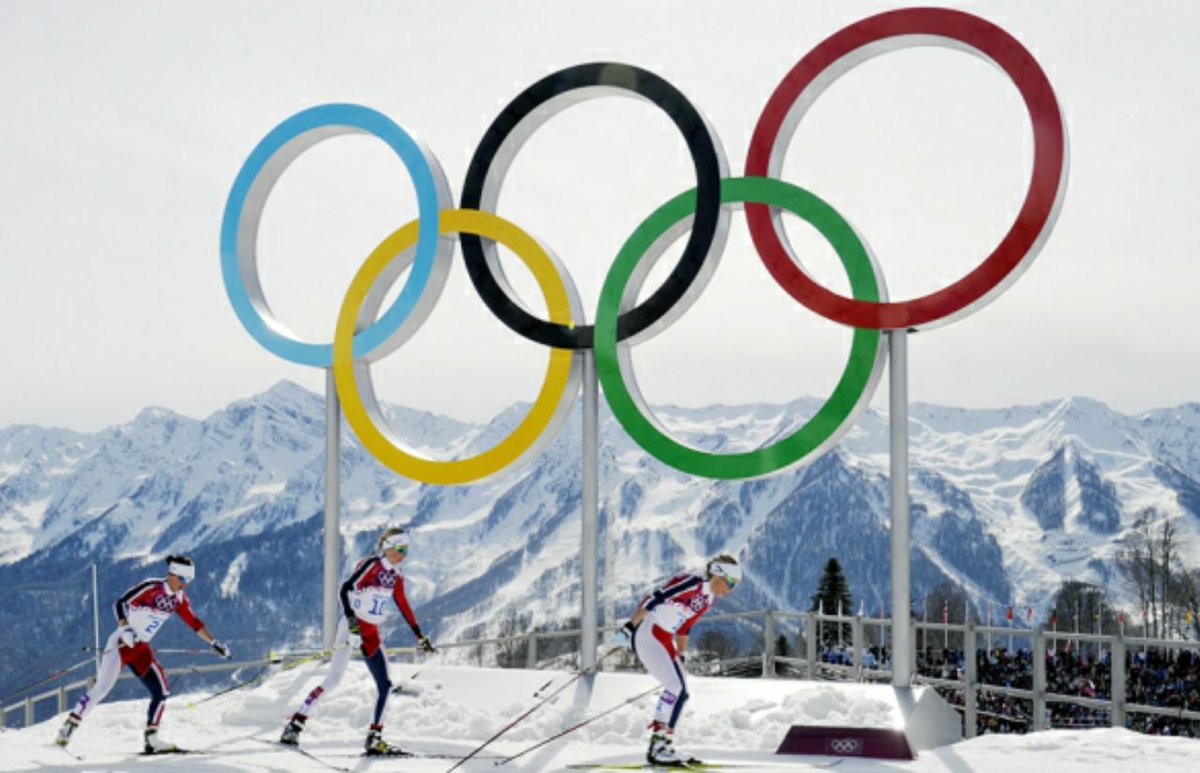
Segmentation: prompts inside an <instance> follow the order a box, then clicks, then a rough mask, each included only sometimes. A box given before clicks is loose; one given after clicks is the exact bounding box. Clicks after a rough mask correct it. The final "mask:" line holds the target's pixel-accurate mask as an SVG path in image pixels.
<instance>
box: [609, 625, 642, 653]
mask: <svg viewBox="0 0 1200 773" xmlns="http://www.w3.org/2000/svg"><path fill="white" fill-rule="evenodd" d="M635 630H636V628H635V626H634V625H633V622H632V621H630V620H626V621H625V625H623V626H621V627H620V628H618V629H617V630H616V632H615V633H614V634H613V635H612V638H610V639H609V641H608V643H609V646H610V647H631V646H633V632H634V631H635Z"/></svg>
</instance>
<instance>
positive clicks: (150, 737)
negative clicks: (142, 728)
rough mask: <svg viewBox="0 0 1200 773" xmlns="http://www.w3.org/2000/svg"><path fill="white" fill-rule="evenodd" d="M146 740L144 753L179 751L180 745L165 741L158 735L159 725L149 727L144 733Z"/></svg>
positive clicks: (143, 736) (143, 746) (144, 739)
mask: <svg viewBox="0 0 1200 773" xmlns="http://www.w3.org/2000/svg"><path fill="white" fill-rule="evenodd" d="M142 739H143V741H144V743H143V745H142V754H171V753H173V752H177V751H179V747H178V746H176V745H175V744H173V743H171V742H170V741H164V740H163V739H162V738H159V736H158V728H157V727H148V728H146V732H145V733H144V734H143V735H142Z"/></svg>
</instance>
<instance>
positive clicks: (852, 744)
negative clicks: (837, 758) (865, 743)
mask: <svg viewBox="0 0 1200 773" xmlns="http://www.w3.org/2000/svg"><path fill="white" fill-rule="evenodd" d="M829 751H830V752H831V753H832V754H840V755H842V756H847V755H860V754H862V753H863V747H862V741H860V740H859V739H857V738H834V739H832V740H830V741H829Z"/></svg>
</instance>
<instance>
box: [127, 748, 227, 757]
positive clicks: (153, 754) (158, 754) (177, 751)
mask: <svg viewBox="0 0 1200 773" xmlns="http://www.w3.org/2000/svg"><path fill="white" fill-rule="evenodd" d="M211 753H212V752H203V751H200V750H198V749H180V748H175V749H162V750H160V751H156V752H138V756H139V757H165V756H167V755H168V754H211Z"/></svg>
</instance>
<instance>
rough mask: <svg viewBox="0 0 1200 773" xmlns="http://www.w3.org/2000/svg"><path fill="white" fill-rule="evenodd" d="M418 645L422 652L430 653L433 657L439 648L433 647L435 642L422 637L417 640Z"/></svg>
mask: <svg viewBox="0 0 1200 773" xmlns="http://www.w3.org/2000/svg"><path fill="white" fill-rule="evenodd" d="M417 645H418V646H419V647H420V648H421V651H422V652H428V653H429V654H431V655H432V654H433V653H435V652H437V648H436V647H434V646H433V642H431V641H429V637H428V636H422V637H420V638H419V639H417Z"/></svg>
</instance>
